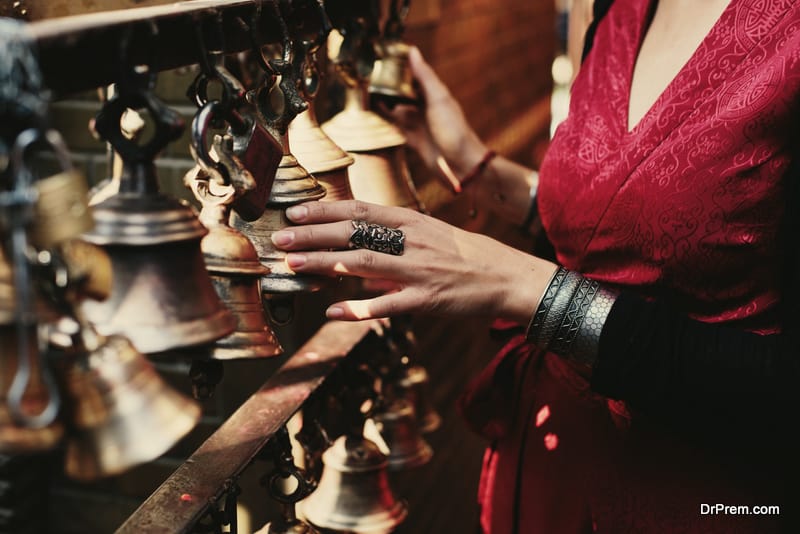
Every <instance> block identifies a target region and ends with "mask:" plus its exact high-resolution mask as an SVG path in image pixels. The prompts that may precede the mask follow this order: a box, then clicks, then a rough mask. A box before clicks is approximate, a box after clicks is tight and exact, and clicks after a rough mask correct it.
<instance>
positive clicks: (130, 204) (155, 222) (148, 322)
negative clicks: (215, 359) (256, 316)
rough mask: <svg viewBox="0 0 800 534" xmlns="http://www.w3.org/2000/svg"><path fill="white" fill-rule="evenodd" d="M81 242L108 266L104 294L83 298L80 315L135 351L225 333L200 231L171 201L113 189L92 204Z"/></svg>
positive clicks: (226, 317) (226, 320) (227, 316)
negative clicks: (100, 253) (100, 251)
mask: <svg viewBox="0 0 800 534" xmlns="http://www.w3.org/2000/svg"><path fill="white" fill-rule="evenodd" d="M94 218H95V228H94V229H93V230H92V231H91V232H89V233H87V234H86V235H85V238H86V240H87V241H90V242H92V243H95V244H97V245H100V246H102V247H103V248H104V249H105V251H106V252H107V253H108V255H109V257H110V258H111V262H112V265H113V272H114V277H113V288H112V291H111V296H110V297H109V298H108V299H106V300H104V301H93V300H87V301H85V302H84V303H83V305H82V307H83V310H84V312H85V313H86V316H87V318H88V319H89V320H90V321H91V322H92V323H94V324H95V325H96V327H97V330H98V331H99V332H100V333H101V334H103V335H111V334H121V335H124V336H125V337H127V338H128V339H130V340H131V341H132V342H133V344H134V345H135V346H136V348H137V349H138V350H139V351H141V352H143V353H156V352H163V351H167V350H171V349H176V348H180V347H187V346H192V345H200V344H206V343H211V342H214V341H215V340H217V339H220V338H221V337H224V336H226V335H228V334H230V333H231V332H233V330H234V328H235V326H236V319H235V318H234V317H233V315H231V313H230V312H229V311H228V310H227V309H226V308H225V307H224V306H223V304H222V302H221V301H220V299H219V296H218V295H217V293H216V291H215V290H214V287H213V286H212V284H211V279H210V278H209V275H208V272H207V271H206V268H205V265H204V263H203V255H202V253H201V250H200V240H201V238H202V237H204V236H205V235H206V233H207V230H206V229H205V228H204V227H203V225H202V224H200V221H199V220H198V219H197V216H196V215H195V214H194V212H193V211H192V210H191V209H190V208H189V207H188V206H186V205H184V204H182V203H180V202H179V201H178V200H177V199H173V198H170V197H167V196H165V195H137V194H130V193H120V194H117V195H115V196H113V197H111V198H109V199H108V200H106V201H104V202H102V203H100V204H98V205H96V206H94Z"/></svg>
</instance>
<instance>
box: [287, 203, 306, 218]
mask: <svg viewBox="0 0 800 534" xmlns="http://www.w3.org/2000/svg"><path fill="white" fill-rule="evenodd" d="M286 216H287V217H289V218H290V219H291V220H293V221H302V220H303V219H305V218H306V217H307V216H308V208H307V207H305V206H290V207H288V208H286Z"/></svg>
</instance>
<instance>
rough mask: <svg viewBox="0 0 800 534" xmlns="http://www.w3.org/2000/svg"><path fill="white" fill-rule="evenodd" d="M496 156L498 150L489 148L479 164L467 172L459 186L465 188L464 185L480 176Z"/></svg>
mask: <svg viewBox="0 0 800 534" xmlns="http://www.w3.org/2000/svg"><path fill="white" fill-rule="evenodd" d="M495 156H497V152H495V151H494V150H491V149H489V150H487V151H486V154H484V155H483V157H482V158H481V160H480V161H479V162H478V164H477V165H475V166H474V167H473V168H472V170H471V171H469V172H468V173H467V175H466V176H464V177H463V178H462V179H461V182H459V184H458V185H459V188H460V189H464V187H466V186H467V184H468V183H470V182H471V181H473V180H474V179H475V178H477V177H478V176H480V175H481V174H483V171H485V170H486V167H487V166H488V165H489V163H491V162H492V160H493V159H494V158H495ZM459 192H460V191H459Z"/></svg>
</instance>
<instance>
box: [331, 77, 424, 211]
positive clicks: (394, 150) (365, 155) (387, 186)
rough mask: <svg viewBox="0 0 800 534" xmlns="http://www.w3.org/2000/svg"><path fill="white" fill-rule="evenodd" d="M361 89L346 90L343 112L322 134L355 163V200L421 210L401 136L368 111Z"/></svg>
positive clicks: (351, 171)
mask: <svg viewBox="0 0 800 534" xmlns="http://www.w3.org/2000/svg"><path fill="white" fill-rule="evenodd" d="M365 94H366V93H365V91H364V89H363V88H362V87H348V88H347V90H346V101H345V107H344V109H343V110H342V111H341V112H339V113H337V114H336V115H334V116H333V117H332V118H331V119H330V120H329V121H327V122H325V123H323V124H322V131H323V132H325V133H326V134H327V135H328V136H329V137H330V138H331V139H332V140H333V141H334V142H335V143H336V144H337V145H339V146H340V147H342V149H344V150H346V151H347V152H348V153H349V154H350V155H351V156H352V157H353V159H354V160H355V162H354V163H353V165H352V166H351V167H350V169H349V171H348V172H349V176H350V188H351V189H352V191H353V196H354V197H355V198H356V199H358V200H364V201H366V202H372V203H374V204H380V205H383V206H402V207H406V208H411V209H415V210H418V211H424V207H423V206H422V203H421V202H420V200H419V198H418V196H417V191H416V188H415V186H414V183H413V182H412V181H411V175H410V174H409V170H408V163H407V161H406V154H405V144H406V140H405V137H404V136H403V134H402V133H401V132H400V131H399V130H398V129H397V128H396V127H395V126H394V125H392V124H391V123H389V122H388V121H386V120H385V119H383V118H382V117H381V116H380V115H378V114H377V113H375V112H373V111H370V110H368V109H367V106H366V102H365Z"/></svg>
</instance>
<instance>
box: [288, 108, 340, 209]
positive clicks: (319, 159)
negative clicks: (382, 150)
mask: <svg viewBox="0 0 800 534" xmlns="http://www.w3.org/2000/svg"><path fill="white" fill-rule="evenodd" d="M289 138H290V139H291V143H292V151H293V152H294V155H295V157H296V158H297V160H298V161H299V162H300V163H301V164H302V165H303V166H304V167H305V168H306V169H308V171H309V172H310V173H311V174H312V175H313V176H314V178H316V179H317V181H318V182H319V183H320V184H322V186H323V187H324V188H325V191H326V194H325V197H324V198H323V200H326V201H332V200H352V199H353V198H354V197H353V191H352V190H351V189H350V177H349V173H348V167H350V165H352V164H353V157H352V156H350V155H349V154H348V153H347V152H345V151H344V150H342V149H341V148H340V147H339V146H338V145H337V144H336V143H334V142H333V141H332V140H331V138H330V137H328V136H327V135H325V132H323V131H322V128H320V126H319V123H318V122H317V116H316V111H315V109H314V101H313V100H311V101H309V102H308V109H307V110H306V111H304V112H302V113H300V114H299V115H298V116H297V117H295V119H294V120H293V121H292V122H291V123H290V124H289Z"/></svg>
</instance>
